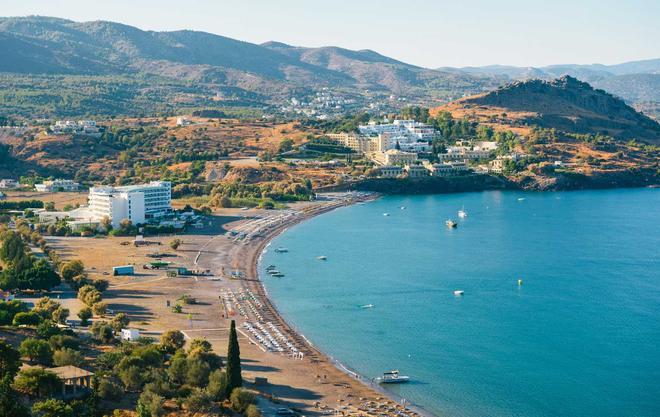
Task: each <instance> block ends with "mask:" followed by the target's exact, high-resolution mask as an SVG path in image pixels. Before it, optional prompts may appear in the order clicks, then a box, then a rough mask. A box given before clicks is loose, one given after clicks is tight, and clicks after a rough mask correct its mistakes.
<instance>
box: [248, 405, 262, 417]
mask: <svg viewBox="0 0 660 417" xmlns="http://www.w3.org/2000/svg"><path fill="white" fill-rule="evenodd" d="M245 417H261V411H259V409H258V408H257V406H256V405H254V404H250V405H248V407H247V408H246V409H245Z"/></svg>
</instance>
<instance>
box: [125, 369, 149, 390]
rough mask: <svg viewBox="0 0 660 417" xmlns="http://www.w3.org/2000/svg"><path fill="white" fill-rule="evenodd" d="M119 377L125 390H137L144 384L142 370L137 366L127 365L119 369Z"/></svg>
mask: <svg viewBox="0 0 660 417" xmlns="http://www.w3.org/2000/svg"><path fill="white" fill-rule="evenodd" d="M119 378H120V379H121V382H122V383H123V384H124V386H125V387H126V390H127V391H137V390H139V389H140V388H142V385H143V384H144V379H145V374H144V370H143V369H142V368H140V367H137V366H128V367H127V368H125V369H122V370H121V371H119Z"/></svg>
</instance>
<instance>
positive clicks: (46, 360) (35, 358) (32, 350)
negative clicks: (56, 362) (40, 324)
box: [18, 337, 53, 365]
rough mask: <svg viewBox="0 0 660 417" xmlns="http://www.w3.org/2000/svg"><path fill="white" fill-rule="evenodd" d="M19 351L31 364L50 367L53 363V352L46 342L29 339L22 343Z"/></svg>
mask: <svg viewBox="0 0 660 417" xmlns="http://www.w3.org/2000/svg"><path fill="white" fill-rule="evenodd" d="M18 351H19V352H20V353H21V355H22V356H24V357H27V358H29V359H30V361H31V362H37V363H39V364H42V365H49V364H50V363H51V362H52V361H53V351H52V350H51V348H50V345H49V344H48V342H46V341H45V340H39V339H35V338H32V337H28V338H27V339H25V340H23V341H22V342H21V345H20V347H19V348H18Z"/></svg>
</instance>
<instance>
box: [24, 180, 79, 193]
mask: <svg viewBox="0 0 660 417" xmlns="http://www.w3.org/2000/svg"><path fill="white" fill-rule="evenodd" d="M79 187H80V184H78V183H77V182H74V181H72V180H62V179H55V180H52V181H44V182H43V183H41V184H35V185H34V188H35V189H36V190H37V191H39V192H42V193H44V192H45V193H53V192H58V191H67V192H71V191H78V188H79Z"/></svg>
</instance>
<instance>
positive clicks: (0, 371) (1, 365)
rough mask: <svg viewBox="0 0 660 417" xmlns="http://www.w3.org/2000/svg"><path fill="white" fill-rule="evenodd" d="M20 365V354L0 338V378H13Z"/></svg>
mask: <svg viewBox="0 0 660 417" xmlns="http://www.w3.org/2000/svg"><path fill="white" fill-rule="evenodd" d="M20 367H21V355H20V353H19V352H18V351H17V350H16V349H14V347H13V346H12V345H10V344H9V343H7V342H5V341H4V340H0V379H2V378H4V377H6V376H9V377H11V378H14V375H16V372H18V370H19V368H20Z"/></svg>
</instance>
